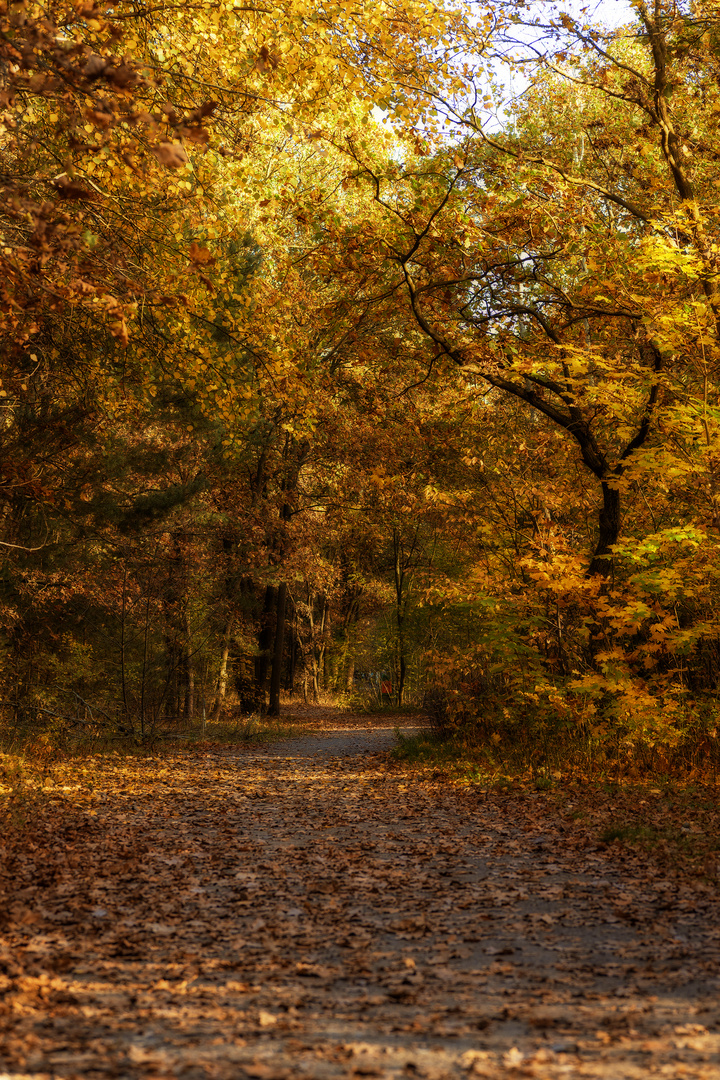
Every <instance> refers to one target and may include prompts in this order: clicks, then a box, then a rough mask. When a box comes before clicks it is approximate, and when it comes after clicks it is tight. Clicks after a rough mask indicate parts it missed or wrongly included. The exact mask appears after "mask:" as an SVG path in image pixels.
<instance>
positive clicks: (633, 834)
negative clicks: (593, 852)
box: [600, 822, 662, 844]
mask: <svg viewBox="0 0 720 1080" xmlns="http://www.w3.org/2000/svg"><path fill="white" fill-rule="evenodd" d="M660 839H662V834H661V833H660V832H659V831H658V830H657V829H655V828H653V826H650V825H641V824H639V823H638V822H628V823H626V824H624V825H621V824H617V823H616V824H613V825H610V826H609V827H608V828H607V829H603V831H602V832H601V833H600V840H601V842H602V843H603V844H612V843H614V842H615V841H616V840H619V841H620V842H621V843H624V844H633V843H638V842H642V843H645V844H656V843H657V842H658V840H660Z"/></svg>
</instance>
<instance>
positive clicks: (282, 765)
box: [0, 709, 720, 1080]
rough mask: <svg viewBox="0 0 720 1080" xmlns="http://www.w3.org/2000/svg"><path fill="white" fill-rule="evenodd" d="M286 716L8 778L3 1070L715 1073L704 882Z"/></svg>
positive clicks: (97, 1076) (379, 739)
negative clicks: (211, 736)
mask: <svg viewBox="0 0 720 1080" xmlns="http://www.w3.org/2000/svg"><path fill="white" fill-rule="evenodd" d="M296 718H298V719H302V720H303V722H304V724H305V725H306V726H307V727H308V728H310V729H313V730H310V731H309V732H308V733H307V734H304V735H302V736H301V737H298V738H292V739H288V740H285V741H283V742H280V743H275V744H273V745H271V746H270V747H268V746H264V747H262V748H252V747H242V746H237V745H232V746H220V745H211V746H207V745H205V746H201V747H198V748H196V749H194V750H186V751H184V752H178V751H165V752H163V753H162V754H157V755H154V756H152V757H126V758H122V757H115V758H108V757H100V756H96V757H85V758H81V759H78V760H77V761H76V762H75V764H74V765H73V766H72V768H71V769H70V768H65V770H64V772H63V771H62V770H60V771H58V770H55V772H54V774H53V775H54V781H53V784H54V786H53V787H51V788H50V789H49V793H46V795H45V796H44V801H43V802H42V803H38V804H37V805H35V804H34V803H32V800H31V799H30V796H28V800H29V801H28V817H27V820H26V821H25V822H24V823H22V824H21V825H17V826H13V827H12V828H10V829H9V830H8V831H7V832H6V835H5V836H4V837H2V836H0V892H1V893H2V894H3V895H2V897H0V930H1V932H2V936H1V937H0V1078H2V1080H8V1078H12V1080H20V1078H23V1080H24V1078H26V1077H30V1078H32V1080H41V1078H42V1080H45V1078H53V1080H54V1078H63V1080H70V1078H79V1077H82V1078H83V1080H86V1078H89V1080H104V1078H107V1077H128V1078H133V1080H134V1078H145V1077H147V1078H148V1080H169V1078H182V1080H206V1078H208V1080H211V1078H212V1080H215V1078H217V1080H236V1078H237V1080H250V1078H252V1080H290V1078H296V1077H298V1078H303V1077H305V1078H308V1080H325V1078H328V1080H331V1078H335V1077H338V1078H339V1077H358V1078H359V1077H369V1078H372V1077H375V1078H384V1080H389V1078H400V1077H403V1078H409V1077H426V1078H428V1080H440V1078H451V1077H466V1076H470V1077H473V1076H481V1077H482V1076H484V1077H502V1078H505V1077H508V1078H512V1077H528V1076H529V1077H540V1078H543V1077H544V1078H556V1077H565V1078H573V1077H603V1078H606V1080H610V1078H612V1080H622V1078H625V1077H627V1078H631V1077H632V1078H634V1077H653V1078H654V1077H671V1078H675V1077H693V1078H695V1077H698V1078H699V1077H703V1078H708V1080H709V1078H720V902H719V900H718V891H717V887H716V885H714V884H713V883H712V882H708V881H704V880H703V879H702V877H695V878H691V877H688V876H687V875H684V874H673V873H672V872H670V871H668V870H661V869H659V868H658V865H657V864H656V863H655V862H653V861H652V859H651V858H650V857H649V856H648V855H647V854H646V853H643V852H637V851H635V850H632V849H630V848H628V847H626V846H622V845H617V844H613V845H610V846H608V845H603V844H600V843H598V842H597V835H596V833H593V831H592V830H589V829H588V828H587V827H586V826H585V825H583V824H582V823H580V822H577V821H573V820H572V817H571V815H570V812H569V810H568V808H565V809H561V808H560V807H559V806H558V805H557V804H556V803H554V802H553V801H552V800H550V799H549V798H548V797H547V796H546V795H545V794H543V793H541V792H536V793H530V792H528V793H526V794H524V795H517V794H511V793H501V792H490V791H482V792H478V791H477V790H475V789H472V788H468V789H459V788H456V787H453V786H451V785H449V784H448V783H447V782H445V781H442V780H440V781H438V780H437V779H435V780H433V779H432V778H427V777H425V778H424V777H423V776H419V775H417V774H414V773H412V772H411V771H409V770H408V769H407V768H405V767H403V766H398V765H396V764H393V763H392V762H390V761H389V760H388V753H387V751H388V748H389V747H390V746H391V745H392V743H393V740H394V735H393V730H392V729H393V726H394V721H392V720H384V721H378V720H376V719H369V718H368V717H355V718H353V717H348V716H347V715H345V714H342V713H339V712H337V711H334V710H332V709H316V710H307V711H306V712H305V713H304V714H303V715H302V716H298V717H296ZM46 787H47V785H46ZM13 830H14V831H13ZM3 845H4V854H3V847H2V846H3Z"/></svg>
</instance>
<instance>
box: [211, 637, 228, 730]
mask: <svg viewBox="0 0 720 1080" xmlns="http://www.w3.org/2000/svg"><path fill="white" fill-rule="evenodd" d="M232 627H233V624H232V619H228V621H227V622H226V623H225V633H224V634H223V648H222V653H221V654H220V671H219V672H218V680H217V693H216V695H215V704H214V705H213V707H212V713H211V718H212V719H213V720H217V718H218V717H219V716H220V710H221V709H222V707H223V704H224V702H225V695H226V693H227V681H228V658H229V656H230V638H231V637H232Z"/></svg>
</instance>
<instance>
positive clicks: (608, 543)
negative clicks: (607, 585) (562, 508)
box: [588, 480, 620, 578]
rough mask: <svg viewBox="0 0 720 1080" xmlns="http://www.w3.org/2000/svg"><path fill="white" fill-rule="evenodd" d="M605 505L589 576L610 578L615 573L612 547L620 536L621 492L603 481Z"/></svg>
mask: <svg viewBox="0 0 720 1080" xmlns="http://www.w3.org/2000/svg"><path fill="white" fill-rule="evenodd" d="M602 494H603V504H602V508H601V510H600V518H599V525H600V532H599V536H598V542H597V546H596V547H595V551H594V552H593V557H592V561H591V562H590V566H589V567H588V575H589V576H590V577H593V576H594V575H596V574H597V575H598V576H600V577H604V578H608V577H610V575H611V574H612V571H613V561H612V546H613V544H616V543H617V541H618V537H619V535H620V492H619V491H618V489H617V488H616V487H611V486H610V485H609V484H608V483H607V481H605V480H603V481H602Z"/></svg>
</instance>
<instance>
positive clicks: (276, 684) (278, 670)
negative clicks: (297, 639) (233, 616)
mask: <svg viewBox="0 0 720 1080" xmlns="http://www.w3.org/2000/svg"><path fill="white" fill-rule="evenodd" d="M286 601H287V585H286V584H285V582H284V581H283V582H282V583H281V584H280V585H279V587H278V590H277V620H276V622H275V648H274V651H273V664H272V674H271V676H270V704H269V705H268V716H279V715H280V676H281V674H282V661H283V645H284V644H285V606H286Z"/></svg>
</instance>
